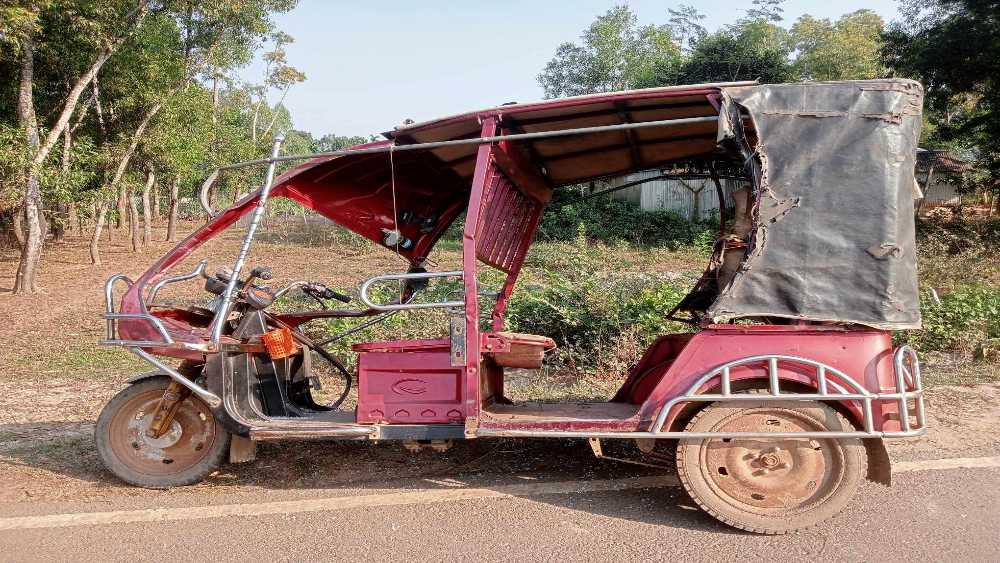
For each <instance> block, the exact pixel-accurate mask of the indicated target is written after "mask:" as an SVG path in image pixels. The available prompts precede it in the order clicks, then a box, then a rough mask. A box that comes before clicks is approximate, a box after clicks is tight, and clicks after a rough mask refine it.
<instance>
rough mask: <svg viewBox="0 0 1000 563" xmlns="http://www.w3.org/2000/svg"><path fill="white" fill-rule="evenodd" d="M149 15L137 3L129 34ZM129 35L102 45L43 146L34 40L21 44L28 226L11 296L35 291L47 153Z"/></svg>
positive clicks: (20, 93) (28, 37) (20, 111)
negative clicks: (37, 111) (28, 153)
mask: <svg viewBox="0 0 1000 563" xmlns="http://www.w3.org/2000/svg"><path fill="white" fill-rule="evenodd" d="M148 13H149V5H148V0H140V1H139V4H138V6H137V9H136V11H135V12H134V14H135V16H134V19H133V21H131V22H129V24H130V25H129V27H128V29H129V31H130V32H131V31H134V30H135V29H137V28H138V27H139V25H141V23H142V21H143V20H144V19H145V18H146V15H147V14H148ZM127 37H128V34H125V35H122V36H121V37H118V38H117V39H115V40H114V41H112V42H110V43H109V44H105V46H103V47H102V48H101V49H100V50H99V51H98V53H97V55H96V57H95V58H94V60H93V62H92V63H91V65H90V67H89V68H88V69H87V71H86V72H84V73H83V75H81V76H80V77H79V78H78V79H77V80H76V82H75V83H74V84H73V87H72V88H71V89H70V92H69V95H67V96H66V100H65V101H64V102H63V103H62V109H61V110H60V111H59V117H58V118H57V119H56V122H55V123H54V124H53V125H52V127H51V128H50V129H49V131H48V134H47V135H46V137H45V141H44V142H42V141H41V139H40V138H39V133H38V122H37V120H36V118H35V104H34V96H33V92H32V90H33V86H34V84H33V83H34V38H33V37H32V35H31V34H30V33H28V34H27V35H26V36H25V37H24V38H23V40H22V42H21V69H20V84H19V87H18V104H17V106H18V107H17V110H18V121H19V122H20V125H21V127H22V128H24V130H25V133H26V134H27V136H28V144H29V147H30V149H31V163H30V165H29V166H28V167H27V168H28V169H27V171H26V172H27V173H26V174H25V181H24V194H25V198H24V209H25V219H26V220H27V224H28V236H27V237H25V244H24V247H23V248H22V249H21V261H20V263H19V264H18V268H17V277H16V278H15V281H14V293H15V294H21V293H32V292H35V291H37V290H38V284H37V279H36V277H37V276H36V272H37V269H38V263H39V261H40V260H41V258H42V244H43V242H44V241H43V235H42V226H41V223H42V220H43V218H42V198H41V192H40V191H39V188H38V169H39V168H40V167H41V165H42V164H43V163H44V162H45V160H46V158H48V156H49V153H50V152H51V151H52V148H53V147H54V146H55V144H56V142H57V141H58V140H59V137H60V136H61V135H62V134H63V129H65V128H66V127H67V126H68V124H69V120H70V117H71V116H72V115H73V112H74V111H75V110H76V106H77V104H78V103H79V101H80V94H82V93H83V90H84V89H85V88H86V87H87V85H88V84H90V82H91V81H92V80H93V79H94V77H95V76H97V73H98V72H99V71H100V70H101V67H103V66H104V63H105V62H107V60H108V58H109V57H110V56H111V55H112V54H113V53H114V52H115V51H117V50H118V48H119V47H121V45H122V43H123V42H124V41H125V39H126V38H127Z"/></svg>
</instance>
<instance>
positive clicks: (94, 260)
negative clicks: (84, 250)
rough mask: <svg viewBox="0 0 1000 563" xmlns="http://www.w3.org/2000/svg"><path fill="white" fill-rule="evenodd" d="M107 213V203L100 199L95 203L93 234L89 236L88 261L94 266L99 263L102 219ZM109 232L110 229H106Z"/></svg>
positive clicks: (102, 227)
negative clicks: (99, 201)
mask: <svg viewBox="0 0 1000 563" xmlns="http://www.w3.org/2000/svg"><path fill="white" fill-rule="evenodd" d="M107 215H108V204H107V202H104V201H102V202H101V203H98V204H96V207H95V211H94V235H93V236H92V237H90V263H91V264H93V265H95V266H100V265H101V249H100V246H99V243H100V242H101V231H102V230H103V229H104V220H105V218H106V217H107ZM108 232H111V229H108Z"/></svg>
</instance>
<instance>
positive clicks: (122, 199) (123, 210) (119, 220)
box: [115, 186, 128, 229]
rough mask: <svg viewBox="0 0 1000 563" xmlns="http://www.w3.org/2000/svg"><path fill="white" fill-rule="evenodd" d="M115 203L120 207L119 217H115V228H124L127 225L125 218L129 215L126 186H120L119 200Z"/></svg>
mask: <svg viewBox="0 0 1000 563" xmlns="http://www.w3.org/2000/svg"><path fill="white" fill-rule="evenodd" d="M115 205H116V207H117V208H118V217H116V218H115V228H116V229H122V228H124V227H125V218H126V217H128V194H127V193H126V192H125V186H120V187H119V188H118V200H117V202H116V204H115Z"/></svg>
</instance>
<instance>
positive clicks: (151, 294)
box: [146, 259, 208, 307]
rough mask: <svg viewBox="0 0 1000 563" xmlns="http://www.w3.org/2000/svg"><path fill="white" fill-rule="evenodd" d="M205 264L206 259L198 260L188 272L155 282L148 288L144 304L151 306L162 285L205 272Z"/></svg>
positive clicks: (206, 264) (194, 276)
mask: <svg viewBox="0 0 1000 563" xmlns="http://www.w3.org/2000/svg"><path fill="white" fill-rule="evenodd" d="M206 266H208V260H207V259H206V260H202V261H201V262H198V265H197V266H196V267H195V269H194V270H192V271H191V272H190V273H188V274H181V275H179V276H173V277H169V278H163V279H162V280H160V281H158V282H156V285H154V286H153V287H152V289H150V290H149V297H148V298H147V299H146V306H147V307H151V306H152V305H153V301H155V300H156V294H157V293H159V292H160V289H162V288H163V286H165V285H167V284H171V283H176V282H182V281H187V280H189V279H192V278H196V277H198V276H200V275H201V274H203V273H204V272H205V267H206Z"/></svg>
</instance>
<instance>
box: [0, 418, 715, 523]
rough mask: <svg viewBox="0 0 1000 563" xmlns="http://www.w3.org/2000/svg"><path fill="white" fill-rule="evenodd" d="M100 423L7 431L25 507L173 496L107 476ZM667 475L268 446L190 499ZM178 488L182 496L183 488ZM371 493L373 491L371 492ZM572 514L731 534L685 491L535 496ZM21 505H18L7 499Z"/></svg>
mask: <svg viewBox="0 0 1000 563" xmlns="http://www.w3.org/2000/svg"><path fill="white" fill-rule="evenodd" d="M92 432H93V423H88V422H83V423H32V424H6V425H0V466H7V467H6V468H4V469H0V471H3V472H4V474H5V475H6V477H5V481H10V480H11V478H13V481H12V482H11V483H10V485H8V486H7V487H5V488H7V489H8V491H9V492H12V493H14V494H18V493H17V491H18V490H20V491H21V494H22V497H21V498H22V499H23V500H28V499H29V498H30V499H32V500H35V501H38V500H45V497H46V494H47V493H49V492H52V491H53V490H54V489H60V494H59V498H60V499H62V500H67V499H69V498H73V497H74V496H77V495H74V494H73V491H74V490H76V491H78V493H79V495H78V496H79V497H80V498H82V499H87V500H94V499H95V498H99V497H108V496H147V495H148V496H150V497H152V498H155V497H156V496H157V495H169V494H172V493H171V492H169V491H166V492H165V491H148V490H141V489H136V488H134V487H130V486H128V485H126V484H123V483H121V482H120V481H118V480H117V478H116V477H114V476H113V475H111V474H110V473H108V472H107V470H105V469H104V467H103V465H102V464H101V462H100V460H99V458H98V456H97V452H96V450H95V446H94V441H93V437H92ZM657 475H663V476H664V482H665V484H669V483H672V482H673V481H672V477H671V476H672V475H673V471H672V469H653V468H646V467H640V466H634V465H629V464H624V463H620V462H615V461H609V460H601V459H596V458H595V457H594V456H593V454H592V453H591V451H590V448H589V447H588V446H587V444H586V442H585V441H583V440H509V439H484V440H472V441H467V442H461V441H459V442H456V443H455V445H454V446H453V447H452V448H451V449H449V450H448V451H445V452H435V451H429V450H424V451H421V452H419V453H411V452H409V451H407V450H406V449H404V448H403V447H402V446H401V445H399V444H398V443H393V442H383V443H380V444H375V443H372V442H357V441H341V442H275V443H270V442H265V443H262V444H260V446H259V449H258V454H257V460H256V461H253V462H250V463H246V464H238V465H233V464H230V465H225V466H223V467H222V468H221V469H220V470H219V471H218V472H217V473H215V474H213V475H212V476H211V477H209V478H208V479H207V480H206V481H205V482H204V483H202V484H200V485H195V486H192V487H186V488H184V489H183V491H184V492H190V493H197V494H204V495H219V494H226V493H238V492H244V491H247V490H256V491H259V490H262V489H263V490H271V491H279V490H280V491H299V492H308V491H315V492H316V494H317V496H328V495H329V494H330V491H331V490H345V489H352V490H357V489H361V490H365V489H368V490H379V491H380V492H393V491H402V490H413V489H437V488H440V489H446V488H456V487H476V488H485V489H490V488H491V487H506V486H509V485H512V484H526V483H532V484H542V483H546V482H566V481H569V482H573V481H581V482H582V481H594V480H606V479H622V478H628V477H638V476H643V477H648V476H657ZM174 491H175V492H176V491H177V490H176V489H175V490H174ZM366 494H367V493H366ZM525 498H529V499H530V500H532V501H533V502H541V503H545V504H549V505H553V506H558V507H562V508H566V509H570V510H576V511H583V512H587V513H592V514H600V515H604V516H608V517H612V518H621V519H625V520H633V521H637V522H641V523H644V524H653V525H660V526H670V527H679V528H688V529H698V530H712V531H720V532H728V531H729V529H728V528H725V527H723V526H722V525H720V524H718V523H717V522H716V521H715V520H713V519H711V518H710V517H708V516H706V515H705V514H703V513H702V512H701V511H699V510H698V509H697V508H695V506H694V503H693V502H691V500H690V499H688V498H687V496H686V494H685V493H684V492H683V490H682V489H681V488H679V487H676V486H665V487H660V488H653V489H625V490H615V491H603V492H583V493H571V494H540V495H534V494H533V495H530V496H528V497H525ZM0 500H4V501H8V502H9V501H18V500H21V499H19V498H4V499H0Z"/></svg>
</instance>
